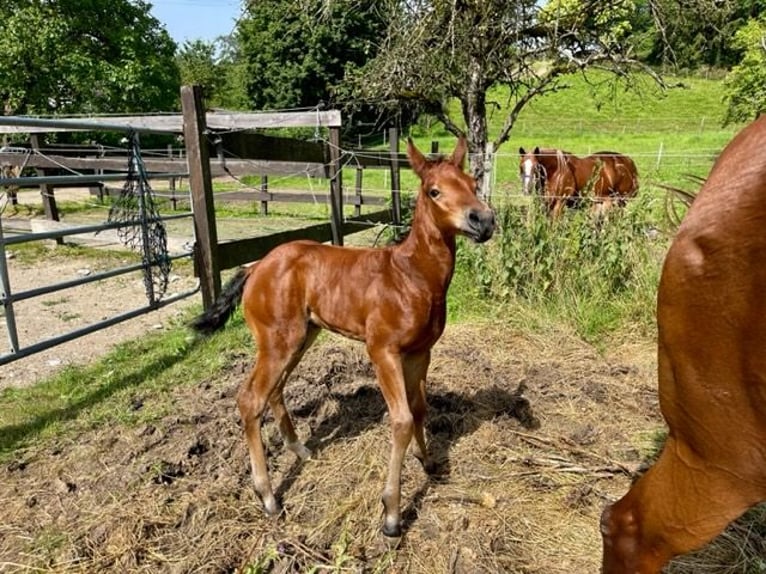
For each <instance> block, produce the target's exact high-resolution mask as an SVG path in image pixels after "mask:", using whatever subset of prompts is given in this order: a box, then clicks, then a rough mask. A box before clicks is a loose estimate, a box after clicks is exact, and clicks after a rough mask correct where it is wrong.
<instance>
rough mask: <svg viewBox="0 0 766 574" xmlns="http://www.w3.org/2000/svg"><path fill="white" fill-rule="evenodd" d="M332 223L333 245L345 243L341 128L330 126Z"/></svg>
mask: <svg viewBox="0 0 766 574" xmlns="http://www.w3.org/2000/svg"><path fill="white" fill-rule="evenodd" d="M330 225H331V227H332V242H333V245H343V172H342V171H341V167H340V128H330Z"/></svg>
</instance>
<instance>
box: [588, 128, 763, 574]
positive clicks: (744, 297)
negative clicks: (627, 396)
mask: <svg viewBox="0 0 766 574" xmlns="http://www.w3.org/2000/svg"><path fill="white" fill-rule="evenodd" d="M657 325H658V328H659V339H658V347H659V348H658V357H657V359H658V376H659V395H660V407H661V409H662V414H663V416H664V417H665V420H666V421H667V423H668V428H669V431H668V437H667V440H666V442H665V446H664V448H663V450H662V454H661V455H660V457H659V459H658V460H657V462H656V463H655V464H654V466H652V468H650V469H649V470H648V471H647V473H646V474H645V475H643V476H642V477H641V478H640V479H639V480H638V481H637V482H636V483H635V484H634V485H633V486H632V488H631V489H630V491H629V492H628V493H627V494H626V495H625V496H624V497H623V498H622V499H620V500H619V501H618V502H616V503H615V504H614V505H613V506H611V507H609V508H607V509H606V510H605V511H604V514H603V516H602V519H601V530H602V535H603V539H604V558H603V572H604V573H605V574H656V573H658V572H660V570H661V569H662V567H663V566H664V565H665V564H666V563H667V562H668V561H669V560H670V559H671V558H672V557H673V556H676V555H678V554H683V553H685V552H688V551H690V550H693V549H695V548H699V547H701V546H703V545H704V544H705V543H707V542H708V541H710V540H712V539H713V538H714V537H715V536H716V535H718V534H719V533H720V532H721V531H722V530H723V529H724V528H725V527H726V526H727V525H728V524H729V522H731V521H732V520H734V519H736V518H737V517H739V516H740V515H741V514H742V513H743V512H745V511H746V510H747V509H748V508H749V507H751V506H752V505H754V504H756V503H758V502H761V501H763V500H766V115H762V116H761V117H760V119H758V120H756V121H755V122H753V123H752V124H750V125H749V126H748V127H747V128H745V129H744V130H743V131H741V132H740V133H739V134H738V135H737V136H736V137H735V138H734V139H733V140H732V141H731V142H730V143H729V145H727V146H726V148H725V149H724V151H723V153H722V154H721V156H720V157H719V158H718V160H717V161H716V163H715V165H714V166H713V169H712V171H711V172H710V176H709V177H708V178H707V181H706V182H705V184H704V185H703V186H702V189H701V190H700V192H699V194H698V195H697V197H696V198H695V200H694V203H693V204H692V206H691V208H690V209H689V212H688V213H687V214H686V217H685V218H684V220H683V222H682V223H681V226H680V228H679V229H678V233H677V235H676V237H675V240H674V241H673V244H672V245H671V247H670V250H669V251H668V254H667V257H666V258H665V264H664V267H663V270H662V278H661V279H660V287H659V294H658V299H657Z"/></svg>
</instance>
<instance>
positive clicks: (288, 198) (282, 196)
mask: <svg viewBox="0 0 766 574" xmlns="http://www.w3.org/2000/svg"><path fill="white" fill-rule="evenodd" d="M318 200H319V201H318ZM216 201H218V202H225V201H250V202H253V203H255V202H256V201H267V202H271V201H276V202H282V203H328V202H329V201H330V195H329V194H327V193H319V194H317V193H314V194H310V193H309V192H308V191H306V192H289V191H274V192H262V191H258V190H252V191H226V192H223V193H221V194H216ZM346 201H347V202H348V203H349V204H350V205H356V206H359V205H386V204H387V202H388V200H387V199H386V198H385V197H377V196H367V197H364V196H362V195H358V196H357V195H353V196H348V198H347V199H346Z"/></svg>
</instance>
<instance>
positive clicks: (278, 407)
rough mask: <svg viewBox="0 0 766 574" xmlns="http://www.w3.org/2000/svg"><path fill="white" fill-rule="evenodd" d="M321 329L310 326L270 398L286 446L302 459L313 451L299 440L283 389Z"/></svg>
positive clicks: (309, 455) (308, 456)
mask: <svg viewBox="0 0 766 574" xmlns="http://www.w3.org/2000/svg"><path fill="white" fill-rule="evenodd" d="M320 331H321V329H320V328H319V327H316V326H314V325H310V326H309V328H308V331H307V333H306V339H305V341H304V342H303V345H302V347H301V348H300V349H299V351H298V353H296V355H295V356H294V357H293V358H292V359H291V361H290V364H288V365H287V368H285V371H284V373H283V374H282V379H281V381H280V382H279V384H278V385H277V388H276V390H275V392H274V393H272V395H271V398H270V399H269V406H270V407H271V412H272V413H273V414H274V419H275V420H276V421H277V425H279V432H280V434H281V435H282V438H283V439H284V441H285V447H287V448H288V449H290V450H291V451H293V452H294V453H295V454H296V455H298V457H300V458H301V459H302V460H306V459H308V458H310V457H311V451H310V450H309V449H307V448H306V446H305V445H304V444H303V443H302V442H300V441H299V440H298V436H297V435H296V433H295V427H294V426H293V421H292V419H291V418H290V413H289V412H288V411H287V407H286V406H285V397H284V394H283V391H284V388H285V383H287V379H288V378H289V377H290V374H291V373H292V372H293V369H295V367H296V366H297V365H298V363H299V362H300V360H301V359H302V358H303V355H304V353H305V352H306V351H307V350H308V349H309V347H311V345H312V344H313V343H314V341H315V340H316V338H317V335H319V332H320Z"/></svg>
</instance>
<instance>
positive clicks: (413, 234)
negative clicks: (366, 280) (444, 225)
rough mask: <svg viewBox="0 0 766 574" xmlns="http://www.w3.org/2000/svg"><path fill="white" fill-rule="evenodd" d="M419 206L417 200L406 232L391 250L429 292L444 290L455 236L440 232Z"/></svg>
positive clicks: (452, 267) (420, 202) (452, 265)
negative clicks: (428, 286) (420, 277)
mask: <svg viewBox="0 0 766 574" xmlns="http://www.w3.org/2000/svg"><path fill="white" fill-rule="evenodd" d="M423 203H424V201H423V200H422V199H420V198H419V199H418V204H417V205H416V206H415V215H414V216H413V218H412V227H411V228H410V232H409V234H408V235H407V237H406V239H405V240H404V241H403V242H402V243H401V244H400V245H398V246H396V248H395V249H396V252H397V254H398V255H401V256H403V257H404V258H406V260H407V261H409V262H411V265H412V266H413V267H414V269H413V271H414V272H415V273H417V274H419V275H421V276H423V277H424V278H426V279H427V280H428V282H429V284H430V285H431V288H432V289H443V290H444V291H446V290H447V288H448V287H449V284H450V281H451V280H452V274H453V272H454V271H455V249H456V246H455V234H454V233H444V232H443V231H441V230H440V229H439V228H438V227H437V226H436V223H435V221H434V219H433V217H432V215H431V214H430V213H428V210H427V209H426V206H425V205H423Z"/></svg>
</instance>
